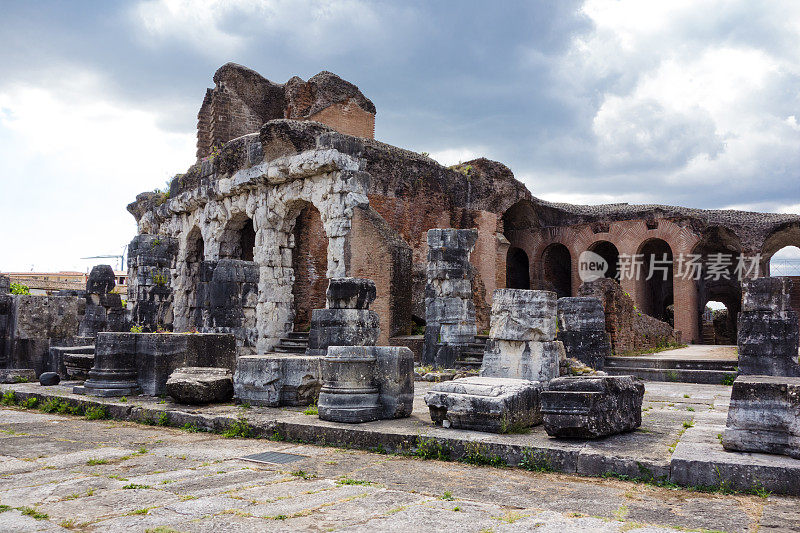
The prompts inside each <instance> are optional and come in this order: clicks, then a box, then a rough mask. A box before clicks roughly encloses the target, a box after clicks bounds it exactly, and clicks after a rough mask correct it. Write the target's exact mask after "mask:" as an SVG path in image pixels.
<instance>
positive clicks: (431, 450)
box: [414, 438, 451, 461]
mask: <svg viewBox="0 0 800 533" xmlns="http://www.w3.org/2000/svg"><path fill="white" fill-rule="evenodd" d="M450 453H451V450H450V448H449V447H448V446H447V445H446V444H442V443H440V442H438V441H437V440H436V439H425V438H420V439H419V440H418V441H417V450H416V451H415V452H414V455H416V456H417V457H419V458H421V459H439V460H440V461H449V460H450Z"/></svg>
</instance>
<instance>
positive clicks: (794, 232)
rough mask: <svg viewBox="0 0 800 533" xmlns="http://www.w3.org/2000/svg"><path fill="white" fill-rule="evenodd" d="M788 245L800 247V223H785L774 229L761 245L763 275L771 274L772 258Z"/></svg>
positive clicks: (761, 273)
mask: <svg viewBox="0 0 800 533" xmlns="http://www.w3.org/2000/svg"><path fill="white" fill-rule="evenodd" d="M787 246H796V247H798V248H800V223H798V222H793V223H791V224H785V225H783V226H780V227H779V228H777V229H776V230H774V231H773V232H772V233H770V235H769V236H768V237H767V238H766V239H765V240H764V244H763V246H762V247H761V272H760V274H759V275H761V276H770V275H771V272H770V268H769V267H770V260H771V259H772V256H774V255H775V254H776V253H777V252H778V251H780V250H782V249H783V248H786V247H787Z"/></svg>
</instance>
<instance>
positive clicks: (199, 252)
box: [184, 226, 205, 330]
mask: <svg viewBox="0 0 800 533" xmlns="http://www.w3.org/2000/svg"><path fill="white" fill-rule="evenodd" d="M204 260H205V244H204V242H203V235H202V234H201V233H200V228H198V227H197V226H195V227H194V228H192V230H191V231H190V232H189V235H188V236H187V237H186V259H185V261H186V275H187V278H188V279H189V283H188V284H187V290H186V307H187V314H186V324H185V325H184V329H186V330H192V329H195V328H200V327H202V326H203V302H202V297H201V296H200V294H199V293H198V290H197V288H198V287H199V286H200V282H201V270H202V267H203V261H204Z"/></svg>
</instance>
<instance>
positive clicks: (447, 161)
mask: <svg viewBox="0 0 800 533" xmlns="http://www.w3.org/2000/svg"><path fill="white" fill-rule="evenodd" d="M485 156H486V153H485V150H483V149H482V148H464V147H462V148H449V149H447V150H439V151H438V152H431V153H430V158H431V159H433V160H434V161H437V162H438V163H439V164H440V165H444V166H446V167H449V166H451V165H455V164H458V163H463V162H465V161H472V160H473V159H477V158H479V157H485Z"/></svg>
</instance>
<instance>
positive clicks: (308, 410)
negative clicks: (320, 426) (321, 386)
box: [303, 404, 319, 416]
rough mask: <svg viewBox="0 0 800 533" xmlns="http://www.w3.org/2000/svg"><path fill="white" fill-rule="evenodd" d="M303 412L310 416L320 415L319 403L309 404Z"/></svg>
mask: <svg viewBox="0 0 800 533" xmlns="http://www.w3.org/2000/svg"><path fill="white" fill-rule="evenodd" d="M303 414H304V415H309V416H319V409H318V408H317V404H314V405H309V406H308V407H306V408H305V410H304V411H303Z"/></svg>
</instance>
